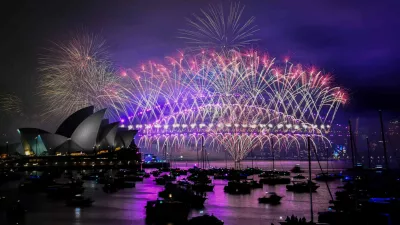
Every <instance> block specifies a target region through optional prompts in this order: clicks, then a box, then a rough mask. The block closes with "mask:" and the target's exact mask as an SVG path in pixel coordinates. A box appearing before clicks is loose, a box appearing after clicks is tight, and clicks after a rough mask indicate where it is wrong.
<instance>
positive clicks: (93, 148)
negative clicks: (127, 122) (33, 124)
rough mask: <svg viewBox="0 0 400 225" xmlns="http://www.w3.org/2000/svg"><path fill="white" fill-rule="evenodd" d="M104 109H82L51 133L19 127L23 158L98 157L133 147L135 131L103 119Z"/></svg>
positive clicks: (90, 107) (134, 146) (91, 107)
mask: <svg viewBox="0 0 400 225" xmlns="http://www.w3.org/2000/svg"><path fill="white" fill-rule="evenodd" d="M105 112H106V109H102V110H100V111H97V112H94V107H93V106H89V107H86V108H83V109H81V110H79V111H77V112H75V113H74V114H72V115H71V116H69V117H68V118H67V119H65V120H64V122H62V123H61V125H60V126H59V127H58V128H57V130H56V132H55V133H51V132H47V131H45V130H42V129H38V128H20V129H18V132H19V134H20V138H21V145H22V149H23V151H24V152H23V154H24V155H36V156H41V155H98V154H102V153H110V152H114V151H119V150H121V149H128V148H134V149H136V145H135V143H134V139H133V138H134V136H135V134H136V132H137V131H136V130H130V129H128V128H122V127H120V126H119V122H114V123H109V121H108V119H104V114H105Z"/></svg>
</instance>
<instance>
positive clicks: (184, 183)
mask: <svg viewBox="0 0 400 225" xmlns="http://www.w3.org/2000/svg"><path fill="white" fill-rule="evenodd" d="M176 183H177V184H178V185H180V186H192V183H190V182H189V181H188V180H186V179H182V180H179V181H178V182H176Z"/></svg>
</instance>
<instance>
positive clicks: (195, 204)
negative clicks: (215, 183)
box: [158, 183, 207, 208]
mask: <svg viewBox="0 0 400 225" xmlns="http://www.w3.org/2000/svg"><path fill="white" fill-rule="evenodd" d="M158 196H160V197H162V198H164V199H169V200H174V201H179V202H183V203H185V204H188V205H189V206H190V207H192V208H201V207H203V206H204V202H205V200H207V198H206V197H205V196H204V195H203V194H198V193H195V192H194V191H193V190H191V189H187V188H184V187H182V186H179V185H177V184H173V183H168V184H166V185H165V189H164V190H163V191H161V192H159V193H158Z"/></svg>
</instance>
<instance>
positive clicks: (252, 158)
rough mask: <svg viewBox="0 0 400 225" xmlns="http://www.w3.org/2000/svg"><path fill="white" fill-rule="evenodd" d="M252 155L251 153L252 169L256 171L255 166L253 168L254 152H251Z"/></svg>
mask: <svg viewBox="0 0 400 225" xmlns="http://www.w3.org/2000/svg"><path fill="white" fill-rule="evenodd" d="M250 153H251V168H252V169H254V166H253V161H254V156H253V150H251V152H250Z"/></svg>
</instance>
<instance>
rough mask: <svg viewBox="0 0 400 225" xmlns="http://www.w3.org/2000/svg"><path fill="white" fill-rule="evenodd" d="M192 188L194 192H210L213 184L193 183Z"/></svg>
mask: <svg viewBox="0 0 400 225" xmlns="http://www.w3.org/2000/svg"><path fill="white" fill-rule="evenodd" d="M192 190H193V191H196V192H211V191H214V185H211V184H205V183H194V184H193V185H192Z"/></svg>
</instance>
